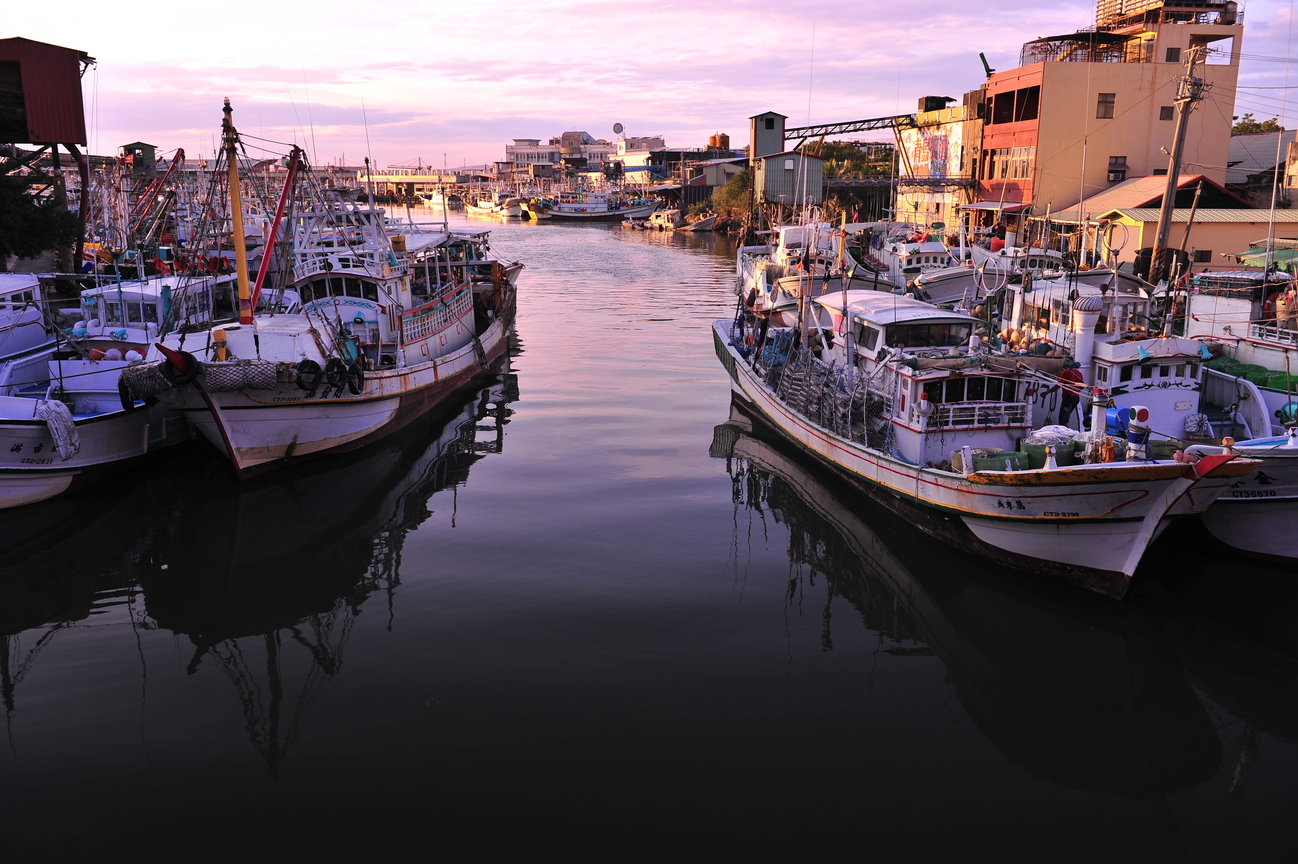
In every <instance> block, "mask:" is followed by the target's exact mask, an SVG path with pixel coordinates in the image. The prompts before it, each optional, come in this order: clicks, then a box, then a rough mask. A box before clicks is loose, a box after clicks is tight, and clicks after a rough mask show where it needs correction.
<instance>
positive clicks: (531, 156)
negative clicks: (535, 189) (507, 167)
mask: <svg viewBox="0 0 1298 864" xmlns="http://www.w3.org/2000/svg"><path fill="white" fill-rule="evenodd" d="M505 161H506V162H512V163H513V165H514V169H515V170H518V171H526V170H528V168H529V167H531V166H532V165H558V164H559V139H558V138H551V139H550V143H549V144H542V143H541V139H540V138H515V139H514V143H513V144H506V145H505Z"/></svg>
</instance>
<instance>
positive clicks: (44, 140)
mask: <svg viewBox="0 0 1298 864" xmlns="http://www.w3.org/2000/svg"><path fill="white" fill-rule="evenodd" d="M84 53H85V52H82V51H76V50H74V49H72V48H61V47H59V46H58V45H49V44H46V43H45V42H34V41H32V40H31V39H22V38H13V39H0V60H8V61H17V62H18V63H19V66H20V68H21V74H22V82H23V98H24V101H25V103H26V108H27V137H28V140H27V141H25V142H21V143H26V144H80V145H82V146H84V145H85V143H86V115H85V109H84V108H83V106H82V103H81V62H80V60H81V57H82V56H83V55H84ZM14 143H20V142H14Z"/></svg>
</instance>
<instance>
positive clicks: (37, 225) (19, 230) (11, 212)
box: [0, 164, 80, 272]
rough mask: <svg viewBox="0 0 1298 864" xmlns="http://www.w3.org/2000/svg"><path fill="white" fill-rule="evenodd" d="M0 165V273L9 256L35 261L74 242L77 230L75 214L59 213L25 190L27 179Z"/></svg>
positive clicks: (47, 201)
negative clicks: (50, 251)
mask: <svg viewBox="0 0 1298 864" xmlns="http://www.w3.org/2000/svg"><path fill="white" fill-rule="evenodd" d="M5 167H6V166H5V165H3V164H0V272H3V271H4V270H5V269H7V268H6V263H7V261H8V259H9V256H10V255H17V256H19V257H20V258H35V257H36V256H38V255H40V254H41V253H42V252H47V251H49V250H50V249H61V248H67V247H69V246H72V245H74V244H75V243H76V242H77V231H78V229H79V227H80V225H79V221H78V219H77V216H76V214H75V213H69V212H67V211H60V210H58V209H57V208H56V207H55V206H54V202H53V201H49V200H45V201H42V200H40V199H38V198H37V197H35V196H34V195H32V194H31V193H30V191H29V189H28V182H27V178H26V177H23V176H21V175H18V174H10V173H7V172H5V171H4V169H5Z"/></svg>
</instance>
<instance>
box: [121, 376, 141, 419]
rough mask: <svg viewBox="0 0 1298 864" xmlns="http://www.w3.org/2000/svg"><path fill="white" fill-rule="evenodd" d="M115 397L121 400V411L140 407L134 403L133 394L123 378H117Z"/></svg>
mask: <svg viewBox="0 0 1298 864" xmlns="http://www.w3.org/2000/svg"><path fill="white" fill-rule="evenodd" d="M117 398H118V399H120V400H121V402H122V410H123V411H134V410H135V409H136V408H138V407H140V406H138V405H136V404H135V394H134V393H132V392H131V387H130V385H129V384H127V383H126V380H125V379H123V378H118V379H117Z"/></svg>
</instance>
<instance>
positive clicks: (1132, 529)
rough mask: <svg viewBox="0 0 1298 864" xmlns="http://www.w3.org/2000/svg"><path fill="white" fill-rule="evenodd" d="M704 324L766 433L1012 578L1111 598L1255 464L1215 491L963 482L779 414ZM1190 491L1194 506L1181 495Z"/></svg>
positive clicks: (1176, 486) (1036, 477) (1063, 481)
mask: <svg viewBox="0 0 1298 864" xmlns="http://www.w3.org/2000/svg"><path fill="white" fill-rule="evenodd" d="M729 326H730V322H729V321H718V322H716V323H715V324H714V326H713V338H714V340H715V347H716V350H717V354H718V357H720V358H721V360H722V363H723V365H725V367H726V369H727V371H728V372H729V373H730V378H731V385H732V389H733V390H734V391H735V393H736V394H737V395H738V396H739V397H740V398H741V399H742V400H743V401H744V402H745V403H747V404H748V405H749V406H751V410H752V411H753V412H755V413H756V414H757V415H759V416H760V417H761V418H762V419H763V420H764V421H765V422H766V423H767V425H770V426H771V427H772V428H773V429H774V430H775V431H777V432H778V433H780V434H781V435H783V436H785V437H786V438H789V439H790V440H791V441H792V442H793V443H795V444H797V445H798V446H800V447H802V448H803V449H805V450H807V451H808V452H810V453H811V454H812V455H814V456H815V457H816V458H818V459H819V460H821V461H822V462H824V463H825V464H826V465H827V466H829V467H830V468H832V469H834V470H835V471H836V472H837V473H839V474H841V475H842V476H843V477H844V478H845V479H846V480H848V481H849V482H851V483H852V484H853V485H854V486H855V487H857V488H859V489H860V490H861V491H863V492H865V493H866V494H868V495H870V496H871V497H873V498H875V499H876V500H879V501H881V502H882V503H884V504H885V505H887V506H889V507H892V508H894V509H898V510H900V511H903V512H905V513H906V515H907V517H908V518H911V519H912V520H913V521H914V522H915V523H916V524H917V525H919V526H920V527H921V528H923V529H924V530H925V531H927V532H929V533H930V534H933V535H935V536H937V537H939V538H941V539H943V540H946V541H947V542H949V543H952V544H953V545H956V546H959V547H961V548H964V549H967V550H968V551H972V552H974V553H976V554H979V555H981V556H983V557H986V558H988V559H991V560H993V561H998V562H1002V563H1006V564H1008V565H1010V566H1012V567H1015V568H1016V569H1020V570H1025V571H1028V572H1032V573H1037V574H1041V575H1046V576H1050V577H1053V578H1056V579H1060V580H1063V581H1066V582H1070V583H1072V584H1074V585H1078V586H1080V587H1083V588H1086V589H1088V590H1091V591H1096V592H1098V593H1101V594H1106V595H1108V596H1110V597H1113V598H1115V599H1121V598H1122V597H1123V596H1124V595H1125V594H1126V592H1127V589H1128V587H1129V585H1130V581H1131V578H1132V576H1134V574H1135V572H1136V568H1137V566H1138V565H1139V563H1140V561H1141V558H1142V557H1143V556H1144V553H1145V550H1146V549H1147V548H1148V546H1149V544H1150V543H1152V542H1153V541H1154V539H1155V538H1157V536H1158V535H1159V534H1160V533H1161V532H1162V531H1163V530H1164V529H1165V528H1166V527H1167V524H1169V523H1168V521H1167V520H1169V519H1171V518H1175V516H1176V511H1177V510H1178V509H1180V510H1184V511H1186V512H1187V514H1188V512H1189V511H1190V510H1192V509H1203V508H1206V506H1207V505H1208V504H1210V503H1211V498H1212V497H1213V495H1214V492H1215V493H1216V494H1220V492H1221V491H1222V487H1223V486H1224V484H1222V483H1221V482H1220V481H1221V479H1223V478H1226V477H1231V476H1233V477H1238V476H1240V475H1242V474H1244V473H1247V472H1248V471H1250V470H1252V468H1253V467H1255V465H1256V463H1253V462H1242V463H1239V464H1235V463H1231V462H1226V463H1224V464H1221V465H1218V466H1216V470H1215V471H1213V472H1211V473H1210V474H1208V475H1207V476H1211V477H1213V478H1214V481H1215V484H1214V487H1213V488H1205V489H1203V490H1202V491H1200V490H1199V489H1195V486H1196V484H1197V483H1198V481H1199V480H1200V479H1201V478H1200V477H1199V476H1198V474H1197V472H1196V470H1195V469H1194V468H1193V467H1192V466H1190V465H1184V464H1180V463H1169V464H1162V463H1160V464H1154V465H1144V464H1142V465H1131V466H1129V465H1127V464H1125V463H1117V464H1112V465H1103V466H1082V467H1076V468H1061V469H1057V470H1053V471H1048V472H1044V471H1037V472H1014V471H1007V472H1001V471H986V472H977V473H975V474H971V475H968V476H961V475H956V474H952V473H950V472H945V471H939V470H935V469H929V468H924V467H921V466H916V465H911V464H909V463H907V462H904V461H902V460H900V459H895V458H893V457H890V456H888V455H887V454H884V453H882V452H880V451H877V450H871V449H869V448H867V447H866V446H864V445H862V444H858V443H856V442H853V441H849V440H847V439H844V438H841V437H839V436H837V435H835V434H834V433H833V432H831V431H829V430H828V429H825V428H823V427H820V426H818V425H816V424H814V423H813V422H811V421H810V420H808V419H807V418H805V417H803V416H801V415H799V414H797V413H796V412H794V411H792V410H791V409H789V408H788V407H787V406H786V405H785V404H784V403H782V402H781V401H780V400H779V399H777V398H776V397H775V396H774V394H773V393H772V392H771V391H770V390H769V389H768V388H767V387H766V385H765V383H764V382H763V381H762V380H761V379H760V378H759V377H758V376H757V375H756V374H755V373H753V371H752V370H751V369H750V368H749V367H748V366H747V365H746V363H745V362H744V359H743V358H742V357H741V356H740V355H739V354H738V352H736V351H735V350H734V348H733V347H731V346H730V345H729V344H728V342H727V338H726V333H727V332H728V328H729ZM1192 489H1194V490H1195V496H1194V497H1195V500H1194V503H1193V507H1191V506H1190V505H1187V504H1186V496H1187V495H1188V494H1190V492H1191V490H1192Z"/></svg>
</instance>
